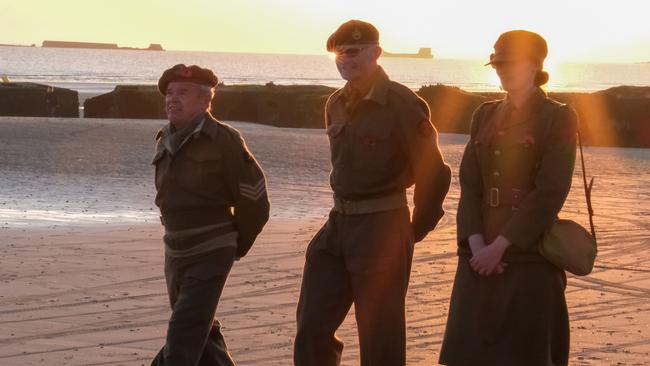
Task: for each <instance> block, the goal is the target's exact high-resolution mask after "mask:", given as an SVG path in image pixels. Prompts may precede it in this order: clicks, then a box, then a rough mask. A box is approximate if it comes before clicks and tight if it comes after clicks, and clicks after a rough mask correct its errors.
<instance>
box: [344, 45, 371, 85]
mask: <svg viewBox="0 0 650 366" xmlns="http://www.w3.org/2000/svg"><path fill="white" fill-rule="evenodd" d="M334 53H335V55H336V68H337V69H338V70H339V73H340V74H341V77H342V78H343V79H344V80H348V81H355V80H359V79H363V78H365V77H368V76H369V75H370V74H372V73H373V72H374V71H375V69H376V67H377V58H379V55H380V54H381V48H379V46H377V45H374V44H373V45H341V46H338V47H336V48H335V50H334Z"/></svg>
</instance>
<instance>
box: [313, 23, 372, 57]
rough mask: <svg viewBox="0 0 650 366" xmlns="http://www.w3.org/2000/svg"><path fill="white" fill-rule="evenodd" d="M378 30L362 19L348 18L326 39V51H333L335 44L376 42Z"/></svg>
mask: <svg viewBox="0 0 650 366" xmlns="http://www.w3.org/2000/svg"><path fill="white" fill-rule="evenodd" d="M378 43H379V31H378V30H377V28H375V26H374V25H372V24H370V23H368V22H364V21H362V20H356V19H353V20H349V21H347V22H345V23H343V24H341V26H340V27H339V28H338V29H337V30H336V31H335V32H334V33H332V35H331V36H330V37H329V38H328V39H327V45H326V48H327V51H329V52H333V51H334V49H335V48H336V47H337V46H340V45H347V44H350V45H353V44H378Z"/></svg>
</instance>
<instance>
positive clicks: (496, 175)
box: [492, 172, 501, 177]
mask: <svg viewBox="0 0 650 366" xmlns="http://www.w3.org/2000/svg"><path fill="white" fill-rule="evenodd" d="M492 175H494V176H495V177H498V176H500V175H501V173H499V172H494V173H492Z"/></svg>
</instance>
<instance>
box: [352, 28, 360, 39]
mask: <svg viewBox="0 0 650 366" xmlns="http://www.w3.org/2000/svg"><path fill="white" fill-rule="evenodd" d="M351 36H352V39H354V40H355V41H358V40H360V39H361V36H362V35H361V31H360V30H359V29H358V28H357V29H355V30H354V31H352V35H351Z"/></svg>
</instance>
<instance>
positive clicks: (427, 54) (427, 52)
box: [381, 47, 433, 58]
mask: <svg viewBox="0 0 650 366" xmlns="http://www.w3.org/2000/svg"><path fill="white" fill-rule="evenodd" d="M381 56H382V57H402V58H433V54H432V53H431V48H429V47H422V48H420V50H419V51H418V53H392V52H388V51H382V52H381Z"/></svg>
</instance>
